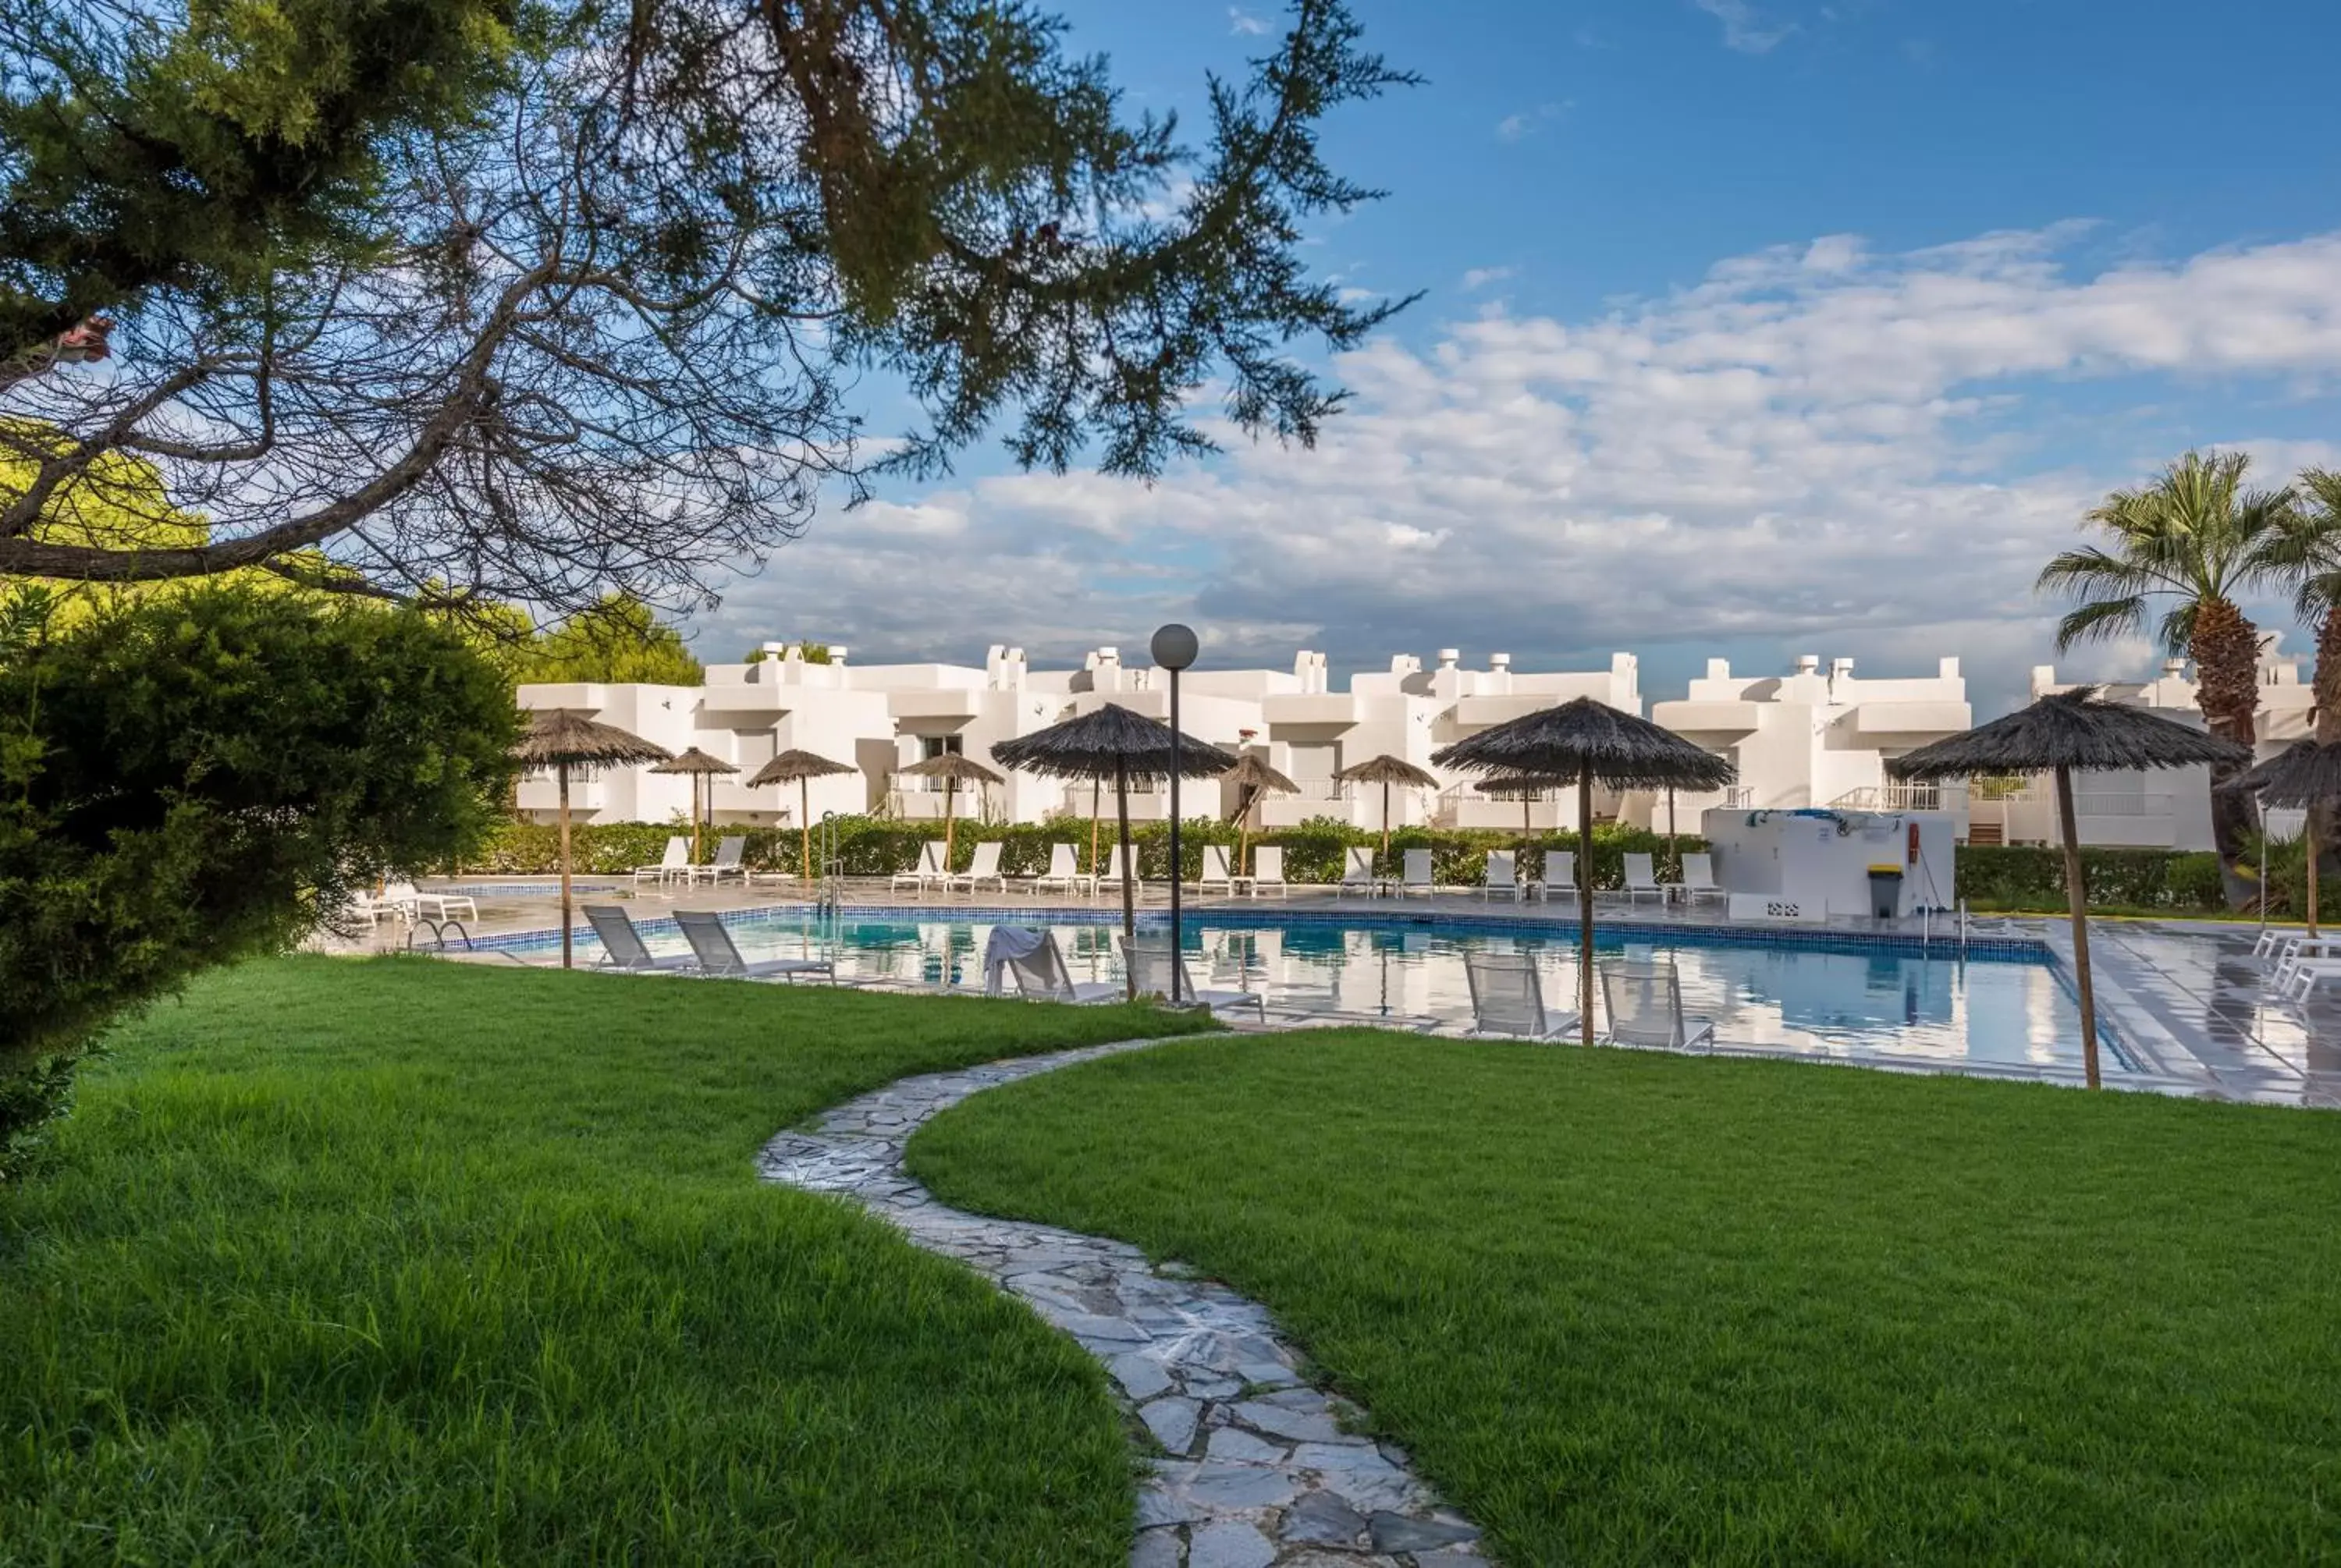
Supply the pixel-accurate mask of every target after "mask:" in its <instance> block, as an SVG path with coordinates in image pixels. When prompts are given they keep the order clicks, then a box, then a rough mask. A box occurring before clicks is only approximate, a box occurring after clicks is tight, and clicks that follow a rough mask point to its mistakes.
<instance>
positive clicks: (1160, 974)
mask: <svg viewBox="0 0 2341 1568" xmlns="http://www.w3.org/2000/svg"><path fill="white" fill-rule="evenodd" d="M1121 954H1122V958H1123V961H1124V962H1126V963H1128V964H1129V965H1130V973H1131V978H1133V979H1135V980H1136V981H1137V983H1138V994H1139V995H1140V996H1141V997H1147V996H1161V997H1168V996H1170V935H1169V933H1167V932H1166V933H1164V934H1163V935H1161V936H1159V937H1157V936H1144V937H1140V938H1136V939H1134V940H1126V941H1124V942H1123V943H1122V945H1121ZM1179 1000H1180V1002H1182V1003H1187V1002H1192V1003H1196V1004H1198V1005H1200V1006H1201V1007H1208V1008H1210V1010H1211V1011H1212V1012H1215V1013H1217V1012H1221V1011H1224V1010H1225V1009H1227V1008H1230V1007H1250V1008H1251V1009H1252V1010H1253V1011H1254V1012H1256V1013H1258V1014H1259V1015H1260V1021H1261V1022H1262V1023H1266V1022H1267V1021H1268V999H1267V998H1266V997H1262V996H1261V995H1260V993H1259V992H1258V991H1224V990H1222V991H1207V990H1204V989H1202V988H1201V987H1198V986H1197V985H1196V984H1195V977H1194V976H1192V975H1190V974H1189V973H1188V972H1187V955H1186V954H1184V953H1181V954H1180V955H1179Z"/></svg>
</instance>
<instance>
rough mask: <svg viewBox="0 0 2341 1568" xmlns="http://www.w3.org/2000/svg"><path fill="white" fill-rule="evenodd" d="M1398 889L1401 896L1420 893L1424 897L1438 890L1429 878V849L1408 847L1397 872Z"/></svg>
mask: <svg viewBox="0 0 2341 1568" xmlns="http://www.w3.org/2000/svg"><path fill="white" fill-rule="evenodd" d="M1398 890H1399V895H1400V897H1401V898H1403V897H1405V896H1406V895H1407V894H1409V893H1420V894H1421V895H1422V896H1423V897H1424V898H1430V896H1431V895H1432V894H1433V893H1435V892H1437V891H1438V890H1439V889H1438V888H1436V887H1435V886H1433V885H1432V883H1431V880H1430V850H1428V849H1409V850H1408V851H1407V852H1406V858H1405V861H1404V863H1403V865H1402V866H1401V867H1400V872H1399V879H1398Z"/></svg>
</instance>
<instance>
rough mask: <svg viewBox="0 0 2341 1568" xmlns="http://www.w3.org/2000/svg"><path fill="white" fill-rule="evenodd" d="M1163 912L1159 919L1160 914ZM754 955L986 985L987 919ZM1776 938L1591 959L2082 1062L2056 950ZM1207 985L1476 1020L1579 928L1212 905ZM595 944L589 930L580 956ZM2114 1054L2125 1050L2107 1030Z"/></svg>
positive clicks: (1086, 943) (1729, 1013)
mask: <svg viewBox="0 0 2341 1568" xmlns="http://www.w3.org/2000/svg"><path fill="white" fill-rule="evenodd" d="M1014 923H1015V924H1019V925H1041V926H1045V927H1048V928H1051V929H1053V930H1054V931H1055V932H1056V935H1057V941H1058V945H1059V947H1060V948H1061V949H1062V950H1063V952H1064V955H1065V958H1066V962H1067V964H1068V966H1069V967H1070V968H1071V970H1072V972H1073V977H1074V978H1076V979H1081V980H1118V979H1120V978H1121V958H1120V952H1119V948H1118V947H1117V942H1118V938H1119V935H1120V932H1119V928H1118V927H1117V926H1115V925H1113V924H1111V923H1109V922H1107V921H1106V920H1103V919H1094V920H1081V919H1074V918H1066V917H1065V916H1064V915H1062V914H1060V913H1056V912H1051V911H1036V912H1035V914H1034V915H1032V916H1031V917H1030V918H1026V919H1021V920H1018V921H1015V922H1014ZM1160 923H1161V922H1160V921H1159V919H1157V920H1151V921H1150V922H1149V924H1150V925H1151V926H1159V925H1160ZM726 924H727V925H729V926H730V927H731V928H732V932H733V938H734V940H735V941H736V942H737V943H738V944H739V947H740V949H741V951H742V953H743V954H744V955H746V956H747V957H749V958H792V957H797V956H800V955H803V954H807V953H822V952H832V951H833V952H834V954H835V957H836V960H837V966H838V972H839V975H840V976H841V978H845V977H852V978H870V979H884V980H894V981H902V982H909V983H914V984H924V985H953V986H962V987H970V988H975V987H981V985H982V984H983V973H982V955H983V948H984V942H985V939H986V938H987V937H988V936H989V934H990V932H991V924H992V922H991V921H990V920H986V919H982V918H971V917H970V916H968V915H965V914H961V915H960V916H959V917H958V918H950V917H947V916H943V915H941V912H938V914H937V916H936V917H934V918H919V917H909V916H904V917H892V916H886V917H881V916H859V917H857V916H856V915H855V913H854V912H853V911H852V910H848V911H847V912H846V914H845V917H844V918H843V919H842V920H838V919H832V920H831V921H829V922H827V923H825V924H824V923H822V922H820V921H818V920H816V919H814V918H812V917H811V916H809V915H802V914H798V913H794V912H773V913H757V912H749V913H746V914H742V915H735V916H730V917H727V918H726ZM667 925H668V922H664V921H660V920H657V919H645V920H643V935H644V938H645V939H646V940H647V941H648V942H649V943H650V945H651V947H652V950H653V951H656V952H660V953H668V952H683V951H687V950H688V949H687V947H686V944H685V943H684V942H683V940H682V936H681V934H680V933H679V932H676V931H673V930H672V929H662V927H665V926H667ZM1767 935H1768V934H1766V933H1754V932H1733V933H1730V936H1729V939H1728V940H1723V939H1718V937H1717V936H1715V935H1702V934H1699V933H1696V932H1683V933H1675V932H1656V931H1648V930H1644V931H1627V930H1622V929H1609V930H1601V931H1598V932H1597V933H1596V940H1595V952H1596V961H1597V962H1599V959H1600V958H1609V957H1613V956H1616V957H1630V958H1636V959H1663V960H1670V961H1672V962H1673V964H1674V965H1675V967H1676V969H1677V971H1678V973H1679V975H1680V977H1681V983H1682V992H1683V1005H1684V1008H1685V1010H1686V1012H1688V1013H1689V1014H1691V1015H1694V1016H1696V1017H1703V1018H1708V1019H1710V1020H1712V1021H1713V1022H1714V1024H1715V1026H1716V1034H1717V1036H1718V1038H1719V1039H1720V1040H1722V1041H1724V1042H1725V1043H1727V1044H1730V1045H1735V1046H1749V1047H1759V1048H1764V1049H1769V1050H1779V1051H1787V1052H1792V1053H1796V1054H1800V1055H1818V1056H1837V1057H1854V1056H1887V1057H1914V1058H1925V1059H1928V1060H1934V1061H1947V1062H1959V1061H1966V1062H1973V1063H1977V1064H1978V1065H1982V1064H1989V1065H1993V1066H1998V1067H2074V1068H2077V1067H2078V1066H2079V1062H2080V1017H2079V1009H2078V1007H2077V1006H2076V1005H2075V1002H2074V999H2073V997H2072V994H2071V992H2070V990H2069V989H2068V988H2067V986H2066V985H2065V983H2064V981H2063V980H2062V978H2060V977H2059V975H2058V973H2057V970H2056V969H2055V968H2052V967H2051V965H2050V963H2049V962H2048V960H2047V955H2046V954H2045V953H2044V952H2039V951H2037V949H2027V948H2020V947H2013V946H2010V945H2006V944H2003V945H2001V948H2002V950H1999V951H1997V952H1992V953H1989V954H1979V953H1977V952H1975V951H1973V950H1972V949H1971V951H1970V955H1969V956H1968V957H1967V958H1966V959H1964V960H1962V959H1961V958H1959V957H1958V956H1957V953H1956V952H1955V951H1954V950H1953V949H1952V948H1949V947H1948V946H1946V945H1944V944H1937V945H1936V946H1935V947H1934V948H1932V949H1931V950H1930V951H1928V952H1923V953H1922V952H1920V951H1918V950H1917V949H1916V948H1915V947H1900V948H1896V947H1888V946H1884V945H1878V944H1868V945H1865V944H1861V943H1860V941H1859V938H1844V939H1842V940H1832V941H1831V942H1829V944H1828V946H1822V945H1819V944H1818V943H1816V942H1815V941H1814V940H1813V939H1812V938H1810V937H1809V936H1807V937H1805V938H1803V939H1801V940H1799V939H1798V938H1793V937H1788V936H1782V937H1779V938H1774V939H1771V940H1767V939H1766V938H1767ZM1184 946H1185V948H1186V949H1187V953H1188V963H1189V966H1190V969H1191V970H1192V972H1193V974H1194V976H1195V980H1196V983H1197V984H1198V985H1200V986H1205V987H1215V988H1220V987H1225V988H1235V987H1241V988H1244V989H1248V990H1254V991H1259V992H1261V993H1263V994H1264V995H1265V996H1266V997H1267V1000H1268V1005H1269V1006H1270V1007H1272V1008H1278V1009H1284V1010H1290V1011H1299V1012H1308V1013H1322V1014H1327V1015H1333V1016H1339V1017H1345V1018H1354V1019H1360V1020H1371V1019H1378V1018H1388V1019H1390V1020H1391V1021H1392V1022H1394V1023H1397V1022H1418V1021H1420V1020H1423V1019H1427V1018H1428V1019H1439V1020H1441V1021H1444V1022H1449V1023H1459V1024H1461V1025H1463V1026H1465V1027H1469V1023H1470V1019H1471V995H1470V990H1469V984H1468V982H1467V981H1466V979H1465V978H1464V971H1463V955H1464V953H1465V952H1467V951H1469V950H1470V949H1472V948H1494V949H1497V950H1500V951H1523V952H1529V953H1533V954H1535V955H1536V956H1537V958H1538V959H1539V964H1540V967H1541V968H1542V969H1543V973H1544V987H1545V997H1546V999H1547V1002H1548V1004H1549V1005H1551V1006H1553V1007H1570V1006H1573V1002H1572V1000H1571V999H1572V998H1573V997H1574V996H1575V994H1576V974H1577V947H1576V934H1575V932H1574V931H1573V930H1569V929H1565V928H1518V927H1512V928H1506V927H1503V926H1501V925H1499V924H1497V923H1493V922H1488V923H1479V922H1447V921H1439V922H1435V923H1426V924H1410V925H1372V924H1366V923H1343V922H1340V921H1339V920H1325V919H1318V920H1309V921H1290V922H1282V921H1280V922H1273V923H1271V922H1268V921H1260V922H1255V923H1243V922H1241V921H1240V920H1239V921H1224V922H1223V921H1222V920H1221V919H1220V918H1219V917H1218V916H1217V915H1213V916H1210V917H1206V918H1204V919H1203V920H1201V921H1199V922H1197V923H1196V924H1194V925H1191V926H1190V928H1189V929H1188V930H1187V931H1186V933H1185V941H1184ZM597 957H599V948H598V947H597V946H596V945H595V944H593V943H592V942H591V941H590V940H581V942H580V945H579V948H578V958H579V962H581V963H583V962H589V961H591V958H597ZM2105 1043H2106V1044H2107V1047H2108V1048H2109V1049H2110V1050H2112V1051H2113V1052H2114V1053H2115V1054H2114V1055H2113V1057H2111V1058H2110V1059H2109V1061H2108V1066H2109V1067H2112V1066H2115V1065H2117V1064H2118V1062H2119V1060H2120V1057H2119V1054H2118V1047H2117V1045H2116V1043H2115V1042H2114V1041H2112V1040H2111V1039H2110V1038H2107V1040H2106V1042H2105Z"/></svg>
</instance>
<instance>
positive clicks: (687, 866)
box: [634, 833, 691, 887]
mask: <svg viewBox="0 0 2341 1568" xmlns="http://www.w3.org/2000/svg"><path fill="white" fill-rule="evenodd" d="M690 875H691V839H689V838H688V837H687V836H685V835H683V834H681V833H677V834H675V835H674V836H673V837H672V838H671V839H668V840H667V841H666V854H665V856H664V857H663V858H661V859H660V861H659V863H658V864H657V865H655V866H637V867H635V868H634V883H635V885H636V886H637V887H639V886H641V885H642V884H643V883H644V882H657V883H660V884H662V885H663V884H664V883H665V882H667V881H668V880H669V879H670V878H675V877H682V878H689V877H690Z"/></svg>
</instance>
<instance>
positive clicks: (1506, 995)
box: [1463, 948, 1578, 1040]
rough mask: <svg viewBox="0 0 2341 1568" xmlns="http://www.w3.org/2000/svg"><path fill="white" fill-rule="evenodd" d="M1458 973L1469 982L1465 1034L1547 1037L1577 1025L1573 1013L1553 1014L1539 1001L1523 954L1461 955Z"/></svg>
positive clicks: (1540, 989) (1533, 971) (1537, 983)
mask: <svg viewBox="0 0 2341 1568" xmlns="http://www.w3.org/2000/svg"><path fill="white" fill-rule="evenodd" d="M1463 975H1464V978H1466V979H1468V980H1469V982H1470V984H1471V1032H1472V1033H1473V1034H1475V1035H1499V1036H1502V1037H1506V1038H1509V1039H1523V1040H1550V1039H1557V1038H1559V1037H1561V1036H1564V1035H1567V1034H1568V1033H1569V1032H1570V1031H1571V1030H1573V1029H1575V1028H1576V1027H1578V1018H1577V1015H1576V1014H1575V1013H1567V1012H1563V1013H1555V1012H1549V1011H1548V1010H1547V1009H1546V1007H1545V1005H1544V983H1543V981H1542V979H1541V978H1539V976H1538V974H1537V967H1536V960H1535V958H1532V957H1530V956H1529V954H1526V953H1489V952H1481V951H1479V950H1478V949H1476V948H1472V949H1467V950H1466V951H1465V952H1464V954H1463Z"/></svg>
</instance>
